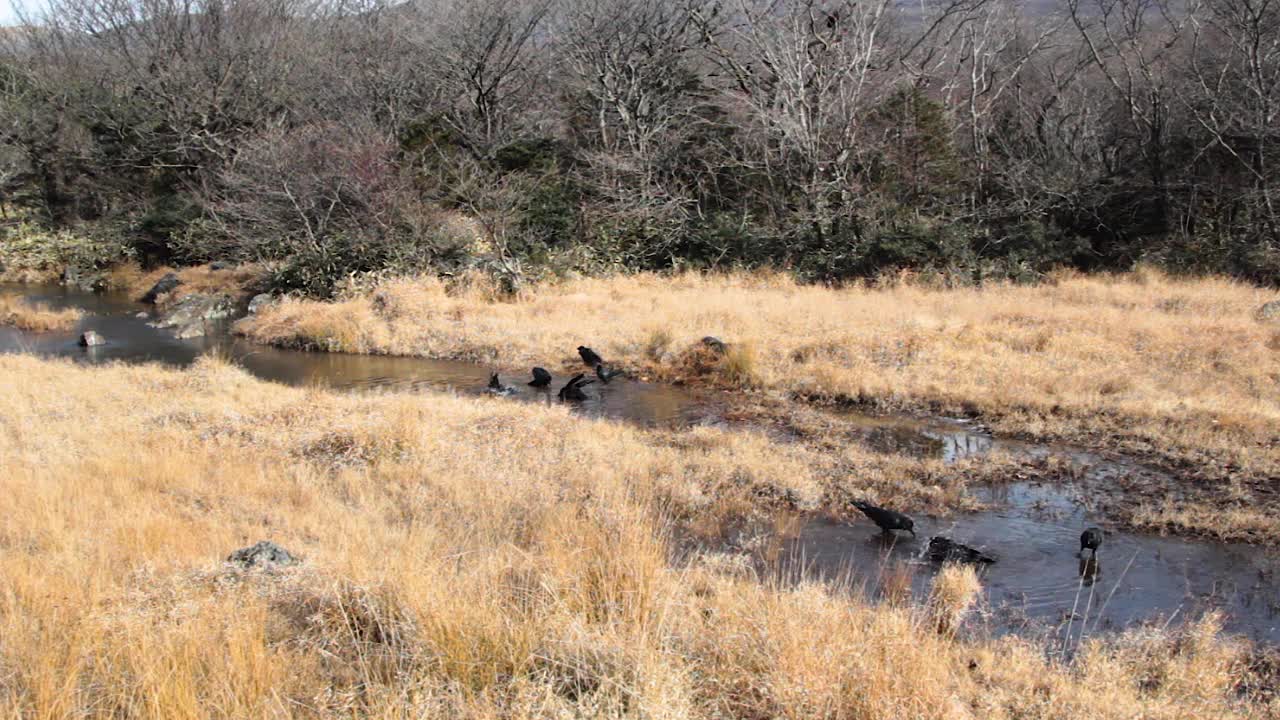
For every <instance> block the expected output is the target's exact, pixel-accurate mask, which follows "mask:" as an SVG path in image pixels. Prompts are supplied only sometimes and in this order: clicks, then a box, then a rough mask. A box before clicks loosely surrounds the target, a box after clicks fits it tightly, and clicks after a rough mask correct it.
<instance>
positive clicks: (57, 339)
mask: <svg viewBox="0 0 1280 720" xmlns="http://www.w3.org/2000/svg"><path fill="white" fill-rule="evenodd" d="M0 292H6V293H11V294H20V295H22V296H24V297H26V298H27V299H28V300H32V301H38V302H42V303H45V304H47V305H49V306H50V307H53V308H66V307H74V308H78V309H80V310H82V311H84V312H85V316H84V318H83V319H82V320H81V321H80V323H79V324H78V325H77V327H76V328H75V329H74V330H72V331H67V332H58V333H38V334H37V333H27V332H22V331H19V330H16V329H14V328H10V327H0V352H27V353H32V354H36V355H46V356H57V357H69V358H72V359H75V360H78V361H81V362H89V363H104V362H114V361H120V362H154V363H160V364H163V365H173V366H178V367H183V366H187V365H190V364H191V363H193V362H195V360H196V359H197V358H199V357H200V356H201V355H205V354H208V353H211V352H217V353H221V354H223V355H226V356H228V357H230V358H231V359H232V361H233V362H235V363H236V364H237V365H240V366H241V367H243V368H244V369H245V370H247V371H248V372H249V373H250V374H252V375H254V376H255V377H258V378H261V379H263V380H271V381H274V382H279V383H283V384H286V385H295V386H308V385H320V386H325V387H332V388H336V389H341V390H356V391H375V392H376V391H425V390H435V391H441V390H443V391H452V392H457V393H460V394H468V395H482V394H484V392H485V386H486V384H487V383H488V381H489V372H490V368H489V367H487V366H484V365H480V364H477V363H467V362H453V361H448V360H429V359H425V358H414V357H393V356H387V355H355V354H348V353H321V352H304V351H300V350H284V349H280V348H273V347H270V346H266V345H257V344H254V343H251V342H248V341H245V340H243V339H240V338H234V337H232V336H231V335H229V334H228V333H227V332H225V330H224V331H222V332H219V333H216V334H213V335H210V336H208V337H203V338H193V339H190V340H179V339H177V338H175V337H173V333H172V332H170V331H168V330H164V329H157V328H153V327H151V326H150V325H149V324H148V323H149V322H150V321H151V320H153V319H154V318H152V317H150V316H149V315H148V316H144V317H138V314H139V313H140V312H142V313H145V312H146V311H147V310H148V308H146V306H143V305H140V304H138V303H135V302H132V301H131V300H130V299H129V298H128V297H127V296H125V295H123V294H119V293H101V294H95V293H88V292H83V291H77V290H73V289H70V288H65V287H61V286H38V287H32V286H25V285H8V286H0ZM85 330H96V331H97V332H99V333H100V334H102V336H103V337H105V338H106V339H107V344H106V345H102V346H99V347H94V348H88V349H86V348H82V347H80V346H79V344H78V340H79V337H80V333H82V332H83V331H85ZM583 370H584V371H585V370H586V368H583ZM575 372H576V370H575ZM588 372H589V371H588ZM501 377H502V381H503V383H505V384H506V385H508V386H510V387H511V388H512V390H513V391H514V393H513V394H511V395H509V396H508V397H510V398H512V399H516V400H522V401H526V402H536V403H545V404H552V403H558V402H559V400H558V399H557V398H556V390H557V389H559V387H560V386H561V385H563V384H564V382H565V380H567V379H568V378H567V377H560V376H557V377H556V380H555V382H553V383H552V388H551V390H550V391H549V392H548V391H543V390H537V389H535V388H532V387H529V386H528V385H527V384H526V383H527V382H528V381H529V377H530V376H529V369H528V368H525V369H523V370H520V371H515V370H512V371H510V372H503V373H502V376H501ZM588 396H589V397H588V399H587V400H585V401H583V402H581V403H575V404H573V408H574V410H575V412H579V413H581V414H583V415H586V416H588V417H601V418H610V419H617V420H624V421H627V422H632V423H636V424H639V425H643V426H651V427H652V426H687V425H695V424H700V423H714V422H717V421H718V420H719V416H718V414H716V412H715V409H714V407H713V406H712V404H711V403H709V402H707V401H706V400H705V399H701V398H699V397H697V396H696V395H695V394H694V393H691V392H687V391H684V390H682V389H680V388H676V387H672V386H670V385H662V384H655V383H646V382H638V381H634V380H615V381H614V382H612V383H609V384H608V385H604V384H602V383H599V382H597V383H595V384H593V385H591V386H590V387H589V388H588Z"/></svg>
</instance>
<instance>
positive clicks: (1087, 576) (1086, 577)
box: [1080, 555, 1102, 587]
mask: <svg viewBox="0 0 1280 720" xmlns="http://www.w3.org/2000/svg"><path fill="white" fill-rule="evenodd" d="M1100 572H1102V566H1100V565H1099V564H1098V558H1097V556H1096V555H1090V556H1089V557H1085V556H1083V555H1081V556H1080V581H1081V582H1082V583H1083V584H1084V586H1085V587H1089V586H1091V585H1093V583H1094V582H1095V581H1096V580H1097V579H1098V573H1100Z"/></svg>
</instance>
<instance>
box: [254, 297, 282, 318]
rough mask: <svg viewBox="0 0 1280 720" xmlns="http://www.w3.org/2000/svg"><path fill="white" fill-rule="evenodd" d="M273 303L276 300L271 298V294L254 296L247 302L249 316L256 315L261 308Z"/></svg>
mask: <svg viewBox="0 0 1280 720" xmlns="http://www.w3.org/2000/svg"><path fill="white" fill-rule="evenodd" d="M275 301H276V299H275V298H274V297H272V296H271V293H262V294H259V295H254V296H253V299H252V300H250V301H249V314H250V315H257V314H258V312H259V311H261V310H262V308H264V307H266V306H268V305H270V304H272V303H274V302H275Z"/></svg>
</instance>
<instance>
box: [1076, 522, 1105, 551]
mask: <svg viewBox="0 0 1280 720" xmlns="http://www.w3.org/2000/svg"><path fill="white" fill-rule="evenodd" d="M1101 545H1102V530H1101V529H1099V528H1096V527H1091V528H1089V529H1088V530H1085V531H1084V532H1082V533H1080V555H1081V556H1082V557H1083V556H1084V551H1085V550H1086V549H1087V550H1089V551H1090V552H1091V553H1092V554H1094V555H1097V554H1098V547H1100V546H1101Z"/></svg>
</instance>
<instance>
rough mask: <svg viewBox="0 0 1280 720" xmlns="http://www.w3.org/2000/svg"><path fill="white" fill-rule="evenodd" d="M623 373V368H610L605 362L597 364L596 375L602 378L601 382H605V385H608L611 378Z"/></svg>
mask: <svg viewBox="0 0 1280 720" xmlns="http://www.w3.org/2000/svg"><path fill="white" fill-rule="evenodd" d="M621 374H622V371H621V370H610V369H609V368H607V367H605V366H604V363H600V364H599V365H597V366H596V377H598V378H600V382H602V383H604V384H605V385H608V384H609V381H610V380H612V379H614V378H616V377H618V376H619V375H621Z"/></svg>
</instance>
